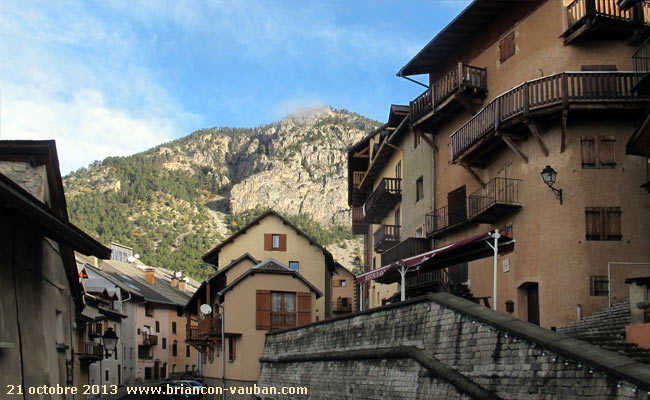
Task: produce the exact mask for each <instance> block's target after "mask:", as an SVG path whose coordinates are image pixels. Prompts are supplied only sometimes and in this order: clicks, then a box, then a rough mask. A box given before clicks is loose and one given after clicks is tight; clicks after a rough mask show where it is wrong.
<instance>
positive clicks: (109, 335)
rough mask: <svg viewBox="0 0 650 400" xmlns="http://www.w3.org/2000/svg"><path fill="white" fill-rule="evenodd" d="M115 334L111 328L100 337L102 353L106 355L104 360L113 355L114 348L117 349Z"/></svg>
mask: <svg viewBox="0 0 650 400" xmlns="http://www.w3.org/2000/svg"><path fill="white" fill-rule="evenodd" d="M117 339H119V338H118V337H117V334H116V333H115V331H113V328H107V329H106V331H105V332H104V336H102V344H103V345H104V352H105V353H106V358H108V357H110V356H111V355H113V352H114V351H115V348H116V347H117Z"/></svg>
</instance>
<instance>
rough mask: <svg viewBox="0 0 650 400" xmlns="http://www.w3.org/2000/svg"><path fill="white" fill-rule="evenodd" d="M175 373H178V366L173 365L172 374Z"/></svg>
mask: <svg viewBox="0 0 650 400" xmlns="http://www.w3.org/2000/svg"><path fill="white" fill-rule="evenodd" d="M204 360H205V359H204ZM175 372H176V364H172V374H173V373H175Z"/></svg>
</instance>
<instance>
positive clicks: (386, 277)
mask: <svg viewBox="0 0 650 400" xmlns="http://www.w3.org/2000/svg"><path fill="white" fill-rule="evenodd" d="M488 240H489V241H490V244H493V243H494V239H492V237H491V232H486V233H482V234H480V235H476V236H472V237H470V238H467V239H463V240H459V241H458V242H455V243H452V244H448V245H447V246H443V247H440V248H437V249H435V250H431V251H428V252H426V253H422V254H418V255H417V256H413V257H409V258H405V259H402V260H399V261H395V262H394V263H392V264H388V265H386V266H385V267H381V268H379V269H376V270H374V271H370V272H366V273H365V274H362V275H359V276H357V283H363V282H365V281H368V280H376V281H378V282H380V283H395V282H399V281H400V279H401V277H400V274H399V273H398V269H397V268H398V267H399V266H405V267H406V268H407V270H413V271H415V270H416V269H418V268H419V270H420V271H425V270H435V269H443V268H447V267H451V266H453V265H456V264H460V263H463V262H470V261H474V260H479V259H481V258H485V257H490V256H492V255H493V254H494V250H493V249H492V248H491V247H490V246H489V245H488V244H487V242H486V241H488ZM498 244H499V254H507V253H510V252H512V250H513V249H514V241H513V240H512V239H511V238H509V237H506V236H501V237H500V238H499V241H498ZM407 274H408V272H407Z"/></svg>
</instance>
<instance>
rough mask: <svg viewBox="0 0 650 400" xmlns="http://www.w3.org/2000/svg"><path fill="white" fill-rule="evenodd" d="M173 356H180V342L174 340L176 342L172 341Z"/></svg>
mask: <svg viewBox="0 0 650 400" xmlns="http://www.w3.org/2000/svg"><path fill="white" fill-rule="evenodd" d="M172 356H174V357H177V356H178V342H177V341H175V340H174V343H172Z"/></svg>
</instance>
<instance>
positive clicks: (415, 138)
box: [413, 131, 422, 149]
mask: <svg viewBox="0 0 650 400" xmlns="http://www.w3.org/2000/svg"><path fill="white" fill-rule="evenodd" d="M421 142H422V138H421V137H420V132H419V131H414V132H413V148H414V149H417V148H418V146H419V145H420V143H421Z"/></svg>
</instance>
